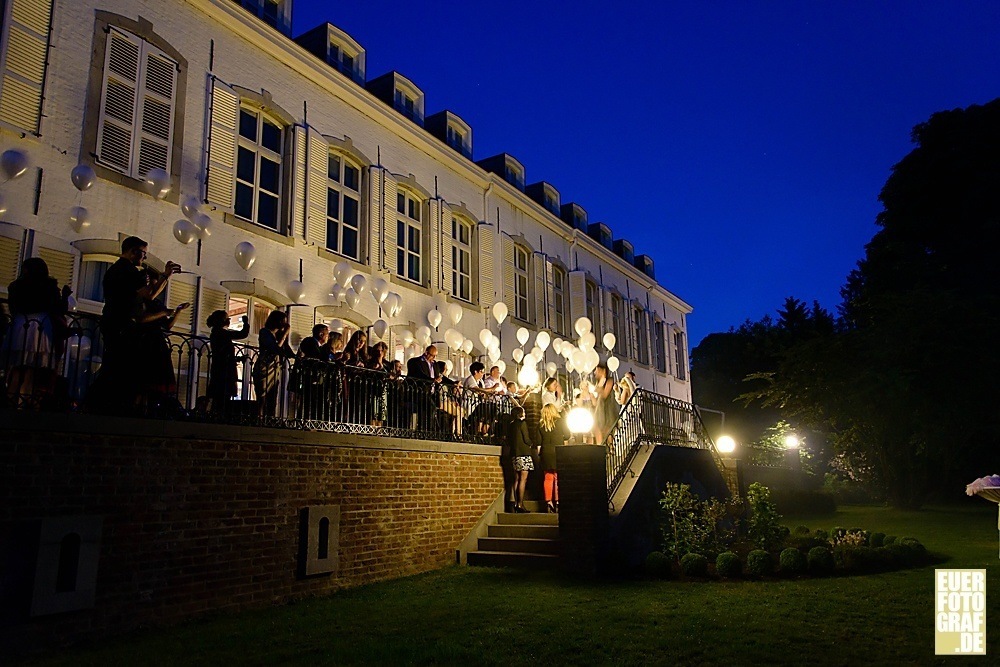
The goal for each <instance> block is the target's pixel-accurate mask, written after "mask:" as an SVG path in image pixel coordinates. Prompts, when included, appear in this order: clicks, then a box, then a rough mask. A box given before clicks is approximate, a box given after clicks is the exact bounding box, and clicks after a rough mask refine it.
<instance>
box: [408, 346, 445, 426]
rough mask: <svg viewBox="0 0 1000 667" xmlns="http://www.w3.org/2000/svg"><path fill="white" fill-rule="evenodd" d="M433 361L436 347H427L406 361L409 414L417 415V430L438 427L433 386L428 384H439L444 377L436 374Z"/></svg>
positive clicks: (435, 359)
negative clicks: (418, 354)
mask: <svg viewBox="0 0 1000 667" xmlns="http://www.w3.org/2000/svg"><path fill="white" fill-rule="evenodd" d="M435 361H437V347H436V346H434V345H428V346H427V349H425V350H424V353H423V354H422V355H420V356H419V357H413V358H411V359H408V360H407V361H406V379H407V380H408V382H409V385H410V386H409V387H408V388H407V393H408V394H409V398H410V412H411V414H416V415H417V429H418V430H436V429H437V427H438V420H437V400H436V399H435V397H434V393H435V392H434V391H433V389H434V388H435V386H434V385H431V384H430V383H432V382H433V383H436V384H440V383H441V382H442V381H443V380H444V376H443V375H442V374H441V373H439V372H438V370H437V366H436V364H435Z"/></svg>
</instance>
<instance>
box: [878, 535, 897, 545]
mask: <svg viewBox="0 0 1000 667" xmlns="http://www.w3.org/2000/svg"><path fill="white" fill-rule="evenodd" d="M898 540H899V538H898V537H896V536H895V535H886V536H885V539H884V540H882V546H884V547H887V546H889V545H890V544H895V543H896V542H897V541H898Z"/></svg>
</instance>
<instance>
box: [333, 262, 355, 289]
mask: <svg viewBox="0 0 1000 667" xmlns="http://www.w3.org/2000/svg"><path fill="white" fill-rule="evenodd" d="M333 279H334V280H336V281H337V284H338V285H340V286H341V287H343V288H344V289H347V288H348V287H350V286H351V265H350V264H348V263H347V262H337V265H336V266H334V267H333Z"/></svg>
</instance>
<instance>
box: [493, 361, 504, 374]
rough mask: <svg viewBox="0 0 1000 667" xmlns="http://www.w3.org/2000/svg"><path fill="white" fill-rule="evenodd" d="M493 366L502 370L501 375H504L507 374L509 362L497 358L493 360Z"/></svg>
mask: <svg viewBox="0 0 1000 667" xmlns="http://www.w3.org/2000/svg"><path fill="white" fill-rule="evenodd" d="M493 364H494V365H495V366H496V367H497V368H499V369H500V375H503V374H504V373H505V372H507V362H506V361H504V360H503V359H500V358H499V357H497V358H496V359H494V360H493Z"/></svg>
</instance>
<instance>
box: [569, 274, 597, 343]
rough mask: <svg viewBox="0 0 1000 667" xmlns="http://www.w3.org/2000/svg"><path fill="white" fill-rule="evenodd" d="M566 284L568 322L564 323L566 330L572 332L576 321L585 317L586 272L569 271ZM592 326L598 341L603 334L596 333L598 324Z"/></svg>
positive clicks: (594, 323)
mask: <svg viewBox="0 0 1000 667" xmlns="http://www.w3.org/2000/svg"><path fill="white" fill-rule="evenodd" d="M567 282H568V283H569V321H568V322H567V323H566V328H567V329H569V330H570V331H574V328H573V327H574V326H576V321H577V320H578V319H580V318H581V317H586V315H587V272H586V271H570V272H569V278H568V280H567ZM593 325H594V335H595V336H597V338H598V339H600V337H601V336H602V335H603V332H600V331H598V329H599V327H600V322H593ZM566 333H569V332H566Z"/></svg>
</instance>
